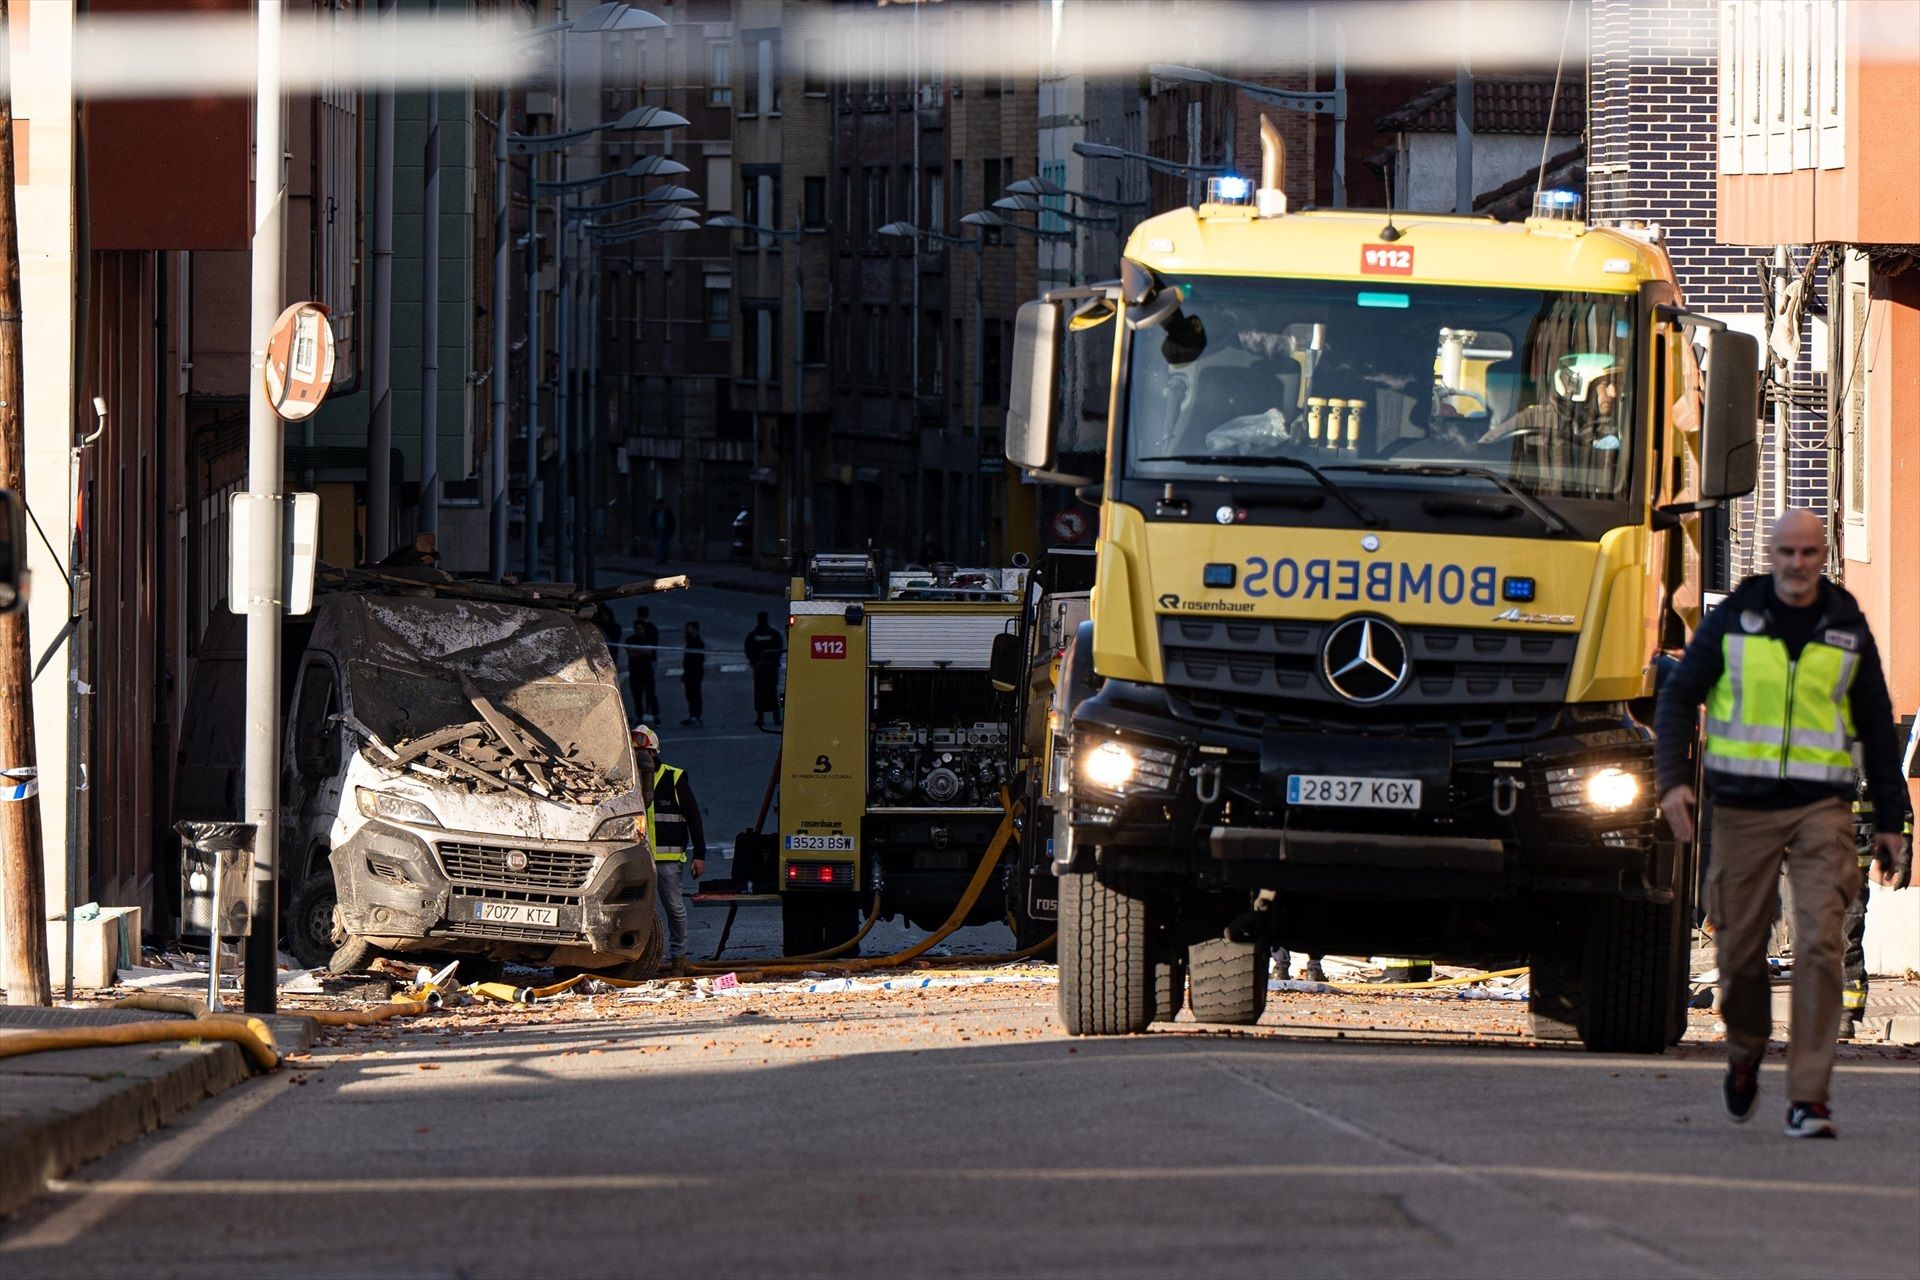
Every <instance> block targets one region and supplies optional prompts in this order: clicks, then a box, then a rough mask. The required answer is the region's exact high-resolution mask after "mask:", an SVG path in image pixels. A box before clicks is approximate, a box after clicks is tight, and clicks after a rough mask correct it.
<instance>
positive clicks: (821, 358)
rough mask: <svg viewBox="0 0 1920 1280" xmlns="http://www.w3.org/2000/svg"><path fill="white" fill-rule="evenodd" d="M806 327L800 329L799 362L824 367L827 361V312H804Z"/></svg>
mask: <svg viewBox="0 0 1920 1280" xmlns="http://www.w3.org/2000/svg"><path fill="white" fill-rule="evenodd" d="M806 320H807V327H806V329H805V330H803V331H802V336H801V343H800V362H801V363H802V364H805V365H809V366H815V367H824V366H825V365H826V363H827V313H826V312H824V311H809V312H807V313H806Z"/></svg>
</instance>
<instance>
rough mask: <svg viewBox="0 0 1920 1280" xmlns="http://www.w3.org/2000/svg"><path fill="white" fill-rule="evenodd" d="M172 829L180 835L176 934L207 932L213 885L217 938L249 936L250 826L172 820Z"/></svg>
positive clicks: (248, 823)
mask: <svg viewBox="0 0 1920 1280" xmlns="http://www.w3.org/2000/svg"><path fill="white" fill-rule="evenodd" d="M173 829H174V830H175V831H177V832H179V834H180V915H181V922H180V931H181V932H182V933H208V932H210V930H209V929H208V927H207V922H208V920H209V918H210V917H211V916H212V914H213V894H214V885H215V883H216V882H217V883H218V884H219V888H220V904H219V912H218V919H219V921H220V936H221V937H223V938H243V937H245V936H246V935H247V934H249V933H251V932H253V908H252V902H253V892H252V889H253V829H254V828H253V824H252V823H251V822H176V823H174V824H173ZM216 865H217V866H218V868H219V874H218V876H216V875H215V874H214V869H215V866H216Z"/></svg>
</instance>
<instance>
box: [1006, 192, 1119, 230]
mask: <svg viewBox="0 0 1920 1280" xmlns="http://www.w3.org/2000/svg"><path fill="white" fill-rule="evenodd" d="M993 207H994V208H996V209H1005V210H1007V211H1008V212H1009V213H1050V214H1052V215H1053V216H1054V217H1056V218H1065V219H1066V220H1067V221H1068V222H1082V223H1085V224H1087V225H1088V226H1093V227H1115V226H1118V225H1119V224H1120V220H1119V219H1118V218H1116V217H1115V216H1114V215H1113V214H1110V213H1073V212H1070V211H1068V210H1066V209H1054V208H1051V207H1049V206H1047V205H1044V204H1041V203H1040V202H1039V201H1038V200H1036V199H1034V198H1033V197H1032V196H1029V195H1018V194H1015V195H1010V196H1002V197H1000V198H999V199H998V200H995V201H994V202H993ZM1008 225H1009V226H1011V225H1016V224H1012V223H1009V224H1008ZM1054 234H1065V233H1064V232H1055V233H1054Z"/></svg>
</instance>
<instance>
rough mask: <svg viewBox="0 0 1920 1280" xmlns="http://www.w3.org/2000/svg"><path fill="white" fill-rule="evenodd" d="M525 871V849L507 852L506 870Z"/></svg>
mask: <svg viewBox="0 0 1920 1280" xmlns="http://www.w3.org/2000/svg"><path fill="white" fill-rule="evenodd" d="M526 869H527V851H526V850H525V849H509V850H507V870H509V871H525V870H526Z"/></svg>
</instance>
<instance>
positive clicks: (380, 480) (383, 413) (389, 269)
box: [255, 0, 394, 564]
mask: <svg viewBox="0 0 1920 1280" xmlns="http://www.w3.org/2000/svg"><path fill="white" fill-rule="evenodd" d="M392 19H393V0H381V5H380V23H381V26H382V27H383V28H384V29H385V32H386V35H385V39H384V41H383V43H384V44H385V45H386V47H387V48H389V49H390V48H392V47H393V41H394V35H393V21H392ZM255 319H256V321H257V320H258V317H255ZM267 323H268V324H269V325H271V324H272V323H273V317H272V316H268V317H267ZM367 337H368V345H369V346H370V347H372V348H373V350H372V351H370V352H369V353H368V354H367V376H368V379H369V380H370V381H371V383H372V400H373V404H372V414H371V416H370V418H369V420H368V422H367V554H366V561H367V563H368V564H377V563H379V561H380V560H381V558H382V557H384V556H385V555H386V554H387V552H388V551H389V550H390V549H391V548H390V547H389V545H388V542H387V539H388V537H389V536H390V535H391V531H392V526H393V511H392V505H391V504H392V500H393V81H392V79H391V78H382V80H381V82H380V86H379V88H377V89H376V90H374V94H373V317H372V320H371V322H370V323H369V325H368V335H367ZM260 350H261V351H265V350H266V348H265V347H264V346H262V347H261V348H260ZM275 545H276V546H277V545H278V543H276V544H275Z"/></svg>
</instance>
